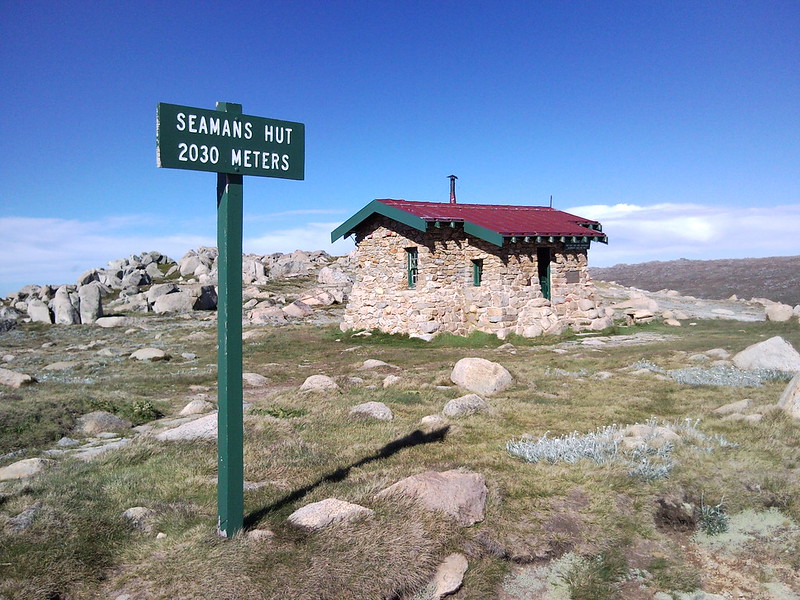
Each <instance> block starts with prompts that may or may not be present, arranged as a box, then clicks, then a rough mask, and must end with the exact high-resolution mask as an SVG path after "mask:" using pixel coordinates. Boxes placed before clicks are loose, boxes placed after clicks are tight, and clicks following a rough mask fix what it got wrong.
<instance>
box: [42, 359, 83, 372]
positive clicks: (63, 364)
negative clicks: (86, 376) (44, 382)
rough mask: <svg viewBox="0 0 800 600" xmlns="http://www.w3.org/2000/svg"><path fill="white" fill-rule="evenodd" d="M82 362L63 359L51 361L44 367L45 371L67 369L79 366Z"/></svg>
mask: <svg viewBox="0 0 800 600" xmlns="http://www.w3.org/2000/svg"><path fill="white" fill-rule="evenodd" d="M80 364H81V363H79V362H77V361H74V360H62V361H59V362H54V363H50V364H49V365H47V366H46V367H44V370H45V371H67V370H69V369H74V368H76V367H79V366H80Z"/></svg>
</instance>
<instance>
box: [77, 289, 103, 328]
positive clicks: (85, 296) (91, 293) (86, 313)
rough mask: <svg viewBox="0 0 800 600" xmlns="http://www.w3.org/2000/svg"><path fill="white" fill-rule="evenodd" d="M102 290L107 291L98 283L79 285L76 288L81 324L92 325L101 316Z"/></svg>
mask: <svg viewBox="0 0 800 600" xmlns="http://www.w3.org/2000/svg"><path fill="white" fill-rule="evenodd" d="M103 289H105V290H108V288H105V286H103V284H102V283H100V282H98V281H93V282H91V283H88V284H86V285H81V286H80V287H79V288H78V299H79V301H80V320H81V323H84V324H86V323H94V322H95V321H97V319H98V318H100V317H102V316H103V302H102V295H103Z"/></svg>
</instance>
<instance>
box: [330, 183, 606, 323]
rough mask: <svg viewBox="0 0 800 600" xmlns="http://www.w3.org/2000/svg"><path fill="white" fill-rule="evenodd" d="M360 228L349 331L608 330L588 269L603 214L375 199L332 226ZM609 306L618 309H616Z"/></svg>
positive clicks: (346, 231)
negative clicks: (594, 217) (591, 216)
mask: <svg viewBox="0 0 800 600" xmlns="http://www.w3.org/2000/svg"><path fill="white" fill-rule="evenodd" d="M349 235H354V236H355V241H356V246H357V249H356V251H355V262H356V270H355V274H356V275H355V284H354V286H353V291H352V293H351V294H350V298H349V301H348V304H347V308H346V311H345V317H344V321H343V322H342V324H341V329H342V331H346V330H348V329H354V330H360V329H379V330H381V331H385V332H388V333H407V334H409V335H412V336H418V337H423V338H425V339H430V338H431V337H433V335H435V334H437V333H441V332H445V331H446V332H450V333H454V334H457V335H468V334H469V333H471V332H472V331H475V330H478V331H485V332H489V333H494V334H496V335H497V336H498V337H500V338H505V337H506V336H508V335H509V334H511V333H516V334H518V335H522V336H525V337H535V336H538V335H541V334H557V333H561V332H563V331H564V329H565V328H567V327H572V328H574V329H576V330H580V329H604V328H605V327H609V326H611V324H612V322H611V318H610V314H608V312H607V311H606V310H605V309H600V308H598V306H597V304H596V302H595V289H594V286H593V284H592V282H591V279H590V277H589V273H588V263H587V252H588V250H589V246H590V245H591V242H593V241H595V242H602V243H607V237H606V235H605V234H604V233H603V232H602V227H601V226H600V223H598V222H597V221H592V220H591V219H584V218H582V217H579V216H576V215H572V214H569V213H566V212H563V211H560V210H555V209H553V208H548V207H545V206H507V205H506V206H503V205H486V204H457V203H455V194H454V193H453V190H452V188H451V201H450V203H443V202H411V201H406V200H388V199H387V200H373V201H372V202H370V203H369V204H368V205H367V206H365V207H364V208H362V209H361V210H360V211H358V212H357V213H356V214H355V215H353V216H352V217H351V218H350V219H348V220H347V221H345V222H344V223H343V224H342V225H340V226H339V227H338V228H337V229H336V230H334V231H333V232H332V234H331V239H332V240H333V241H335V240H337V239H338V238H340V237H342V236H345V237H346V236H349ZM609 312H610V311H609Z"/></svg>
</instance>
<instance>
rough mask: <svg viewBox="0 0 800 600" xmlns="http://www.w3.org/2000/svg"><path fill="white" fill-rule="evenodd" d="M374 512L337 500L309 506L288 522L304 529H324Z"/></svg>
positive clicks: (330, 499) (290, 516) (296, 513)
mask: <svg viewBox="0 0 800 600" xmlns="http://www.w3.org/2000/svg"><path fill="white" fill-rule="evenodd" d="M373 513H374V511H372V510H370V509H369V508H366V507H364V506H359V505H358V504H352V503H350V502H345V501H344V500H338V499H336V498H327V499H325V500H321V501H320V502H314V503H312V504H307V505H306V506H304V507H302V508H300V509H298V510H296V511H294V512H293V513H292V514H291V515H289V518H288V521H289V522H290V523H291V524H292V525H295V526H297V527H302V528H303V529H309V530H314V529H322V528H323V527H327V526H328V525H331V524H333V523H335V522H342V521H351V520H353V519H356V518H358V517H368V516H371V515H372V514H373Z"/></svg>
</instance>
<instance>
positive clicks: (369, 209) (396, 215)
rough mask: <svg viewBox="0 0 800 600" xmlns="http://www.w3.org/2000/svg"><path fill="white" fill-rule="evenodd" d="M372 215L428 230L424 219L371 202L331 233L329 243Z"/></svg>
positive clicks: (378, 202) (346, 233)
mask: <svg viewBox="0 0 800 600" xmlns="http://www.w3.org/2000/svg"><path fill="white" fill-rule="evenodd" d="M374 214H379V215H383V216H384V217H388V218H390V219H393V220H395V221H398V222H399V223H403V224H404V225H408V226H409V227H413V228H414V229H418V230H419V231H426V230H427V229H428V224H427V222H426V221H425V220H424V219H421V218H420V217H417V216H415V215H412V214H410V213H407V212H406V211H404V210H400V209H398V208H394V207H393V206H387V205H386V204H384V203H383V202H380V201H379V200H373V201H372V202H370V203H369V204H367V205H366V206H365V207H364V208H362V209H361V210H360V211H358V212H357V213H356V214H354V215H353V216H352V217H350V218H349V219H347V221H345V222H344V223H342V224H341V225H339V227H337V228H336V229H334V230H333V231H332V232H331V243H333V242H335V241H336V240H338V239H339V238H340V237H343V236H346V235H348V234H349V233H351V232H352V231H353V230H354V229H355V228H356V227H357V226H358V225H360V224H361V223H363V222H364V221H366V220H367V219H368V218H369V217H371V216H372V215H374Z"/></svg>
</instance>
